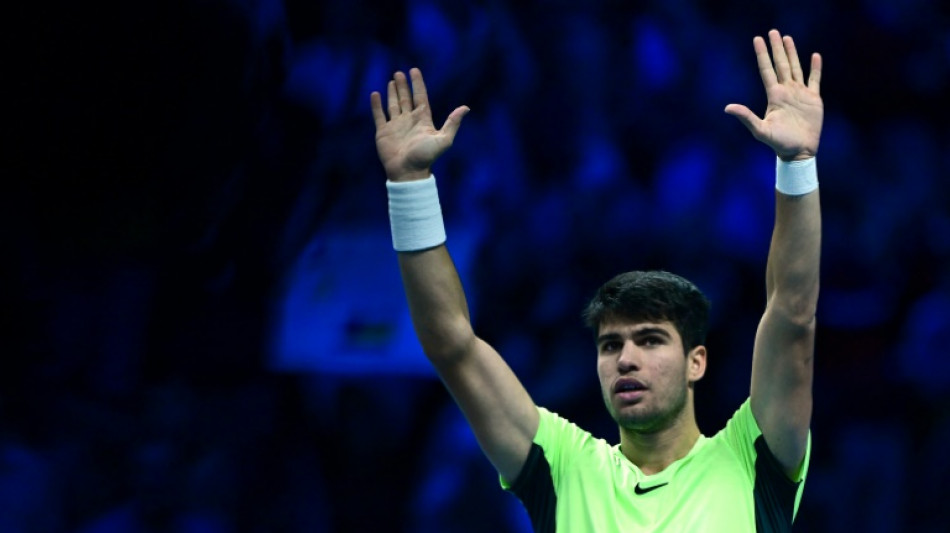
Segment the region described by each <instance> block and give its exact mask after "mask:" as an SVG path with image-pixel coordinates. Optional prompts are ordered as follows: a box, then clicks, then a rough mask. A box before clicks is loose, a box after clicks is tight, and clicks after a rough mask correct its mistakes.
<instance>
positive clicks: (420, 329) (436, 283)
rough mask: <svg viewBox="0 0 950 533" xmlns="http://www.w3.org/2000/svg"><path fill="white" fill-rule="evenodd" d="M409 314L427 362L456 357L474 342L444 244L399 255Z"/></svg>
mask: <svg viewBox="0 0 950 533" xmlns="http://www.w3.org/2000/svg"><path fill="white" fill-rule="evenodd" d="M399 270H400V273H401V274H402V282H403V287H404V288H405V291H406V299H407V300H408V302H409V313H410V315H411V316H412V324H413V326H414V327H415V330H416V335H417V336H418V338H419V342H420V343H421V344H422V348H423V351H425V353H426V355H427V356H428V357H429V358H430V359H435V358H439V359H447V358H452V357H455V356H457V355H458V354H459V353H461V352H462V351H463V350H464V349H465V347H466V346H468V345H470V343H471V342H472V341H473V340H474V333H473V332H472V327H471V323H470V319H469V313H468V304H467V302H466V300H465V292H464V290H463V289H462V283H461V281H460V280H459V276H458V272H457V270H456V269H455V264H454V263H453V262H452V258H451V257H450V256H449V252H448V250H447V249H446V247H445V245H440V246H437V247H435V248H431V249H428V250H424V251H420V252H400V253H399Z"/></svg>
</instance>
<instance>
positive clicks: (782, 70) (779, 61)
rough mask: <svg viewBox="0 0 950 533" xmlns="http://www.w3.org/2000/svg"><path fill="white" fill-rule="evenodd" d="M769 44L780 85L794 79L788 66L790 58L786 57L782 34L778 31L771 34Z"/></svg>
mask: <svg viewBox="0 0 950 533" xmlns="http://www.w3.org/2000/svg"><path fill="white" fill-rule="evenodd" d="M769 44H770V45H771V48H772V62H773V63H775V76H776V78H777V79H778V81H779V83H782V82H784V81H787V80H789V79H791V78H792V73H791V69H790V68H789V66H788V56H786V55H785V45H784V44H783V43H782V34H780V33H779V32H778V30H772V31H770V32H769Z"/></svg>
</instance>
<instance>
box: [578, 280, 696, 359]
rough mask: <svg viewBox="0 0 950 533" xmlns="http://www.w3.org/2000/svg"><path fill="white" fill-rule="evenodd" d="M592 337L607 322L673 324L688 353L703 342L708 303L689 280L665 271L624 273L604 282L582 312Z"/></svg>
mask: <svg viewBox="0 0 950 533" xmlns="http://www.w3.org/2000/svg"><path fill="white" fill-rule="evenodd" d="M583 316H584V323H585V324H586V325H587V327H589V328H591V329H592V330H593V331H594V335H595V336H596V335H597V332H598V330H599V328H600V325H601V324H603V323H604V322H605V321H606V320H610V319H614V318H621V319H626V320H633V321H637V322H641V321H669V322H672V323H673V325H674V326H675V327H676V330H677V331H678V332H679V334H680V337H682V339H683V350H684V351H685V352H689V351H690V350H692V349H693V348H695V347H696V346H699V345H701V344H704V343H705V342H706V330H707V328H708V320H709V300H708V299H707V298H706V296H705V295H703V293H702V291H700V290H699V288H697V287H696V285H694V284H693V283H692V282H690V281H689V280H687V279H685V278H683V277H681V276H677V275H676V274H671V273H669V272H664V271H662V270H651V271H647V272H642V271H633V272H624V273H623V274H619V275H617V276H614V278H613V279H611V280H610V281H608V282H607V283H604V284H603V285H602V286H601V287H600V288H599V289H597V293H596V294H595V295H594V297H593V298H592V299H591V301H590V303H589V304H587V308H586V309H585V310H584V315H583Z"/></svg>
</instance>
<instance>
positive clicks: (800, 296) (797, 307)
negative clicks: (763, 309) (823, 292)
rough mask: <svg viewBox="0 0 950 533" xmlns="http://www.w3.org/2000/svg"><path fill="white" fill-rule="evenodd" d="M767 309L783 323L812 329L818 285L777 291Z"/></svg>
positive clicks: (816, 307) (816, 308) (816, 305)
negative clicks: (781, 319) (780, 318)
mask: <svg viewBox="0 0 950 533" xmlns="http://www.w3.org/2000/svg"><path fill="white" fill-rule="evenodd" d="M768 307H769V309H771V310H772V312H773V313H774V314H776V315H779V316H781V317H782V318H783V321H784V322H787V323H789V324H791V325H795V326H798V327H801V328H806V329H814V327H815V314H816V313H817V310H818V284H817V283H815V284H814V285H812V286H810V287H796V288H788V289H783V288H779V289H777V290H776V291H775V292H774V293H773V294H772V295H771V296H770V298H769V302H768Z"/></svg>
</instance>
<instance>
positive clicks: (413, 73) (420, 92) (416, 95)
mask: <svg viewBox="0 0 950 533" xmlns="http://www.w3.org/2000/svg"><path fill="white" fill-rule="evenodd" d="M409 76H410V77H411V78H412V103H413V104H415V106H416V107H417V108H418V107H422V106H428V105H429V94H428V93H427V92H426V82H425V81H423V80H422V71H421V70H419V69H417V68H412V69H409Z"/></svg>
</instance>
